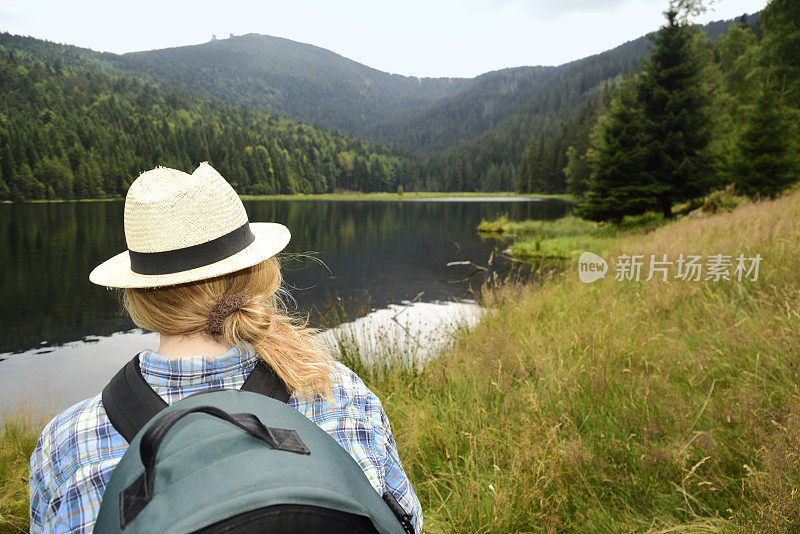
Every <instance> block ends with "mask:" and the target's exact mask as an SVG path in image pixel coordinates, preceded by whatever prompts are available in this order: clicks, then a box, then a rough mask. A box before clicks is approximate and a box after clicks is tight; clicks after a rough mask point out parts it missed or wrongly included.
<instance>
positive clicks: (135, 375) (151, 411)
mask: <svg viewBox="0 0 800 534" xmlns="http://www.w3.org/2000/svg"><path fill="white" fill-rule="evenodd" d="M167 406H168V405H167V402H166V401H165V400H164V399H162V398H161V397H159V395H158V393H156V392H155V391H153V388H151V387H150V384H148V383H147V381H146V380H145V379H144V377H143V376H142V371H141V369H140V368H139V355H138V354H137V355H136V356H134V357H133V359H132V360H131V361H129V362H128V363H127V364H125V367H123V368H122V369H120V370H119V372H118V373H117V374H116V375H114V378H112V379H111V381H110V382H109V383H108V385H106V387H105V388H103V408H105V410H106V415H107V416H108V419H109V420H110V421H111V424H112V425H113V426H114V428H115V429H116V430H117V432H119V433H120V434H122V437H123V438H125V441H127V442H128V443H130V442H131V441H133V437H134V436H135V435H136V434H137V433H138V432H139V429H141V428H142V427H143V426H144V425H145V424H146V423H147V422H148V421H149V420H150V419H152V418H153V417H154V416H155V415H156V414H157V413H158V412H160V411H161V410H163V409H164V408H166V407H167Z"/></svg>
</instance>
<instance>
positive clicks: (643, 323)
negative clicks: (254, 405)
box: [0, 192, 800, 532]
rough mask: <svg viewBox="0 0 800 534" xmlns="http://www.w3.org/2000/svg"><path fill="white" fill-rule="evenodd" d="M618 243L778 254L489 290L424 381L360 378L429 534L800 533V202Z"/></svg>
mask: <svg viewBox="0 0 800 534" xmlns="http://www.w3.org/2000/svg"><path fill="white" fill-rule="evenodd" d="M609 239H610V241H609V242H608V243H607V246H605V248H604V252H605V253H607V254H610V255H611V256H612V257H613V256H619V255H622V254H629V255H630V254H642V255H647V256H649V255H650V254H654V255H656V254H657V255H661V254H668V255H670V257H677V256H678V255H679V254H703V255H706V256H708V255H712V254H720V253H724V254H731V255H734V256H735V255H737V254H739V253H744V254H747V255H752V256H754V255H756V254H759V255H760V256H761V258H762V263H761V270H760V273H759V278H758V279H757V280H755V281H752V280H745V281H742V282H739V281H737V280H736V279H732V280H724V279H723V280H720V281H716V282H715V281H711V280H702V281H697V282H692V281H680V280H669V281H666V282H661V281H660V279H659V280H651V281H650V282H645V281H644V279H642V281H639V282H635V281H615V280H613V273H611V274H610V275H609V276H608V277H607V278H606V279H605V280H599V281H598V282H596V283H594V284H583V283H581V282H580V281H579V280H578V276H577V267H576V266H574V264H572V265H571V267H568V268H566V269H565V270H564V271H562V272H560V273H559V274H554V275H552V276H550V277H549V278H548V279H546V280H545V281H544V282H542V283H537V284H529V285H511V284H510V285H506V286H500V287H498V288H496V289H495V290H493V291H487V292H485V293H484V295H483V302H482V303H483V304H484V305H485V306H487V307H489V308H490V309H492V310H494V311H493V312H492V313H487V314H485V315H484V316H483V317H482V319H481V321H480V323H479V324H478V325H477V327H476V328H475V329H474V330H472V331H463V332H460V333H459V334H458V336H457V338H456V342H455V344H454V346H453V347H452V348H449V349H445V351H444V352H443V353H442V354H441V355H440V356H439V357H438V358H436V359H434V360H432V361H430V362H429V363H427V364H426V365H425V367H424V369H423V370H422V371H420V370H419V369H399V368H397V369H393V370H392V371H391V372H383V373H371V372H370V371H369V370H367V369H358V371H359V373H361V375H362V376H363V378H364V379H365V381H366V382H367V383H368V384H369V386H370V387H371V388H372V389H373V391H375V392H376V394H377V395H378V396H379V397H380V398H381V400H382V401H383V405H384V407H385V409H386V411H387V414H388V416H389V419H390V421H391V422H392V429H393V432H394V435H395V438H396V439H397V442H398V450H399V451H400V454H401V458H402V461H403V464H404V467H405V469H406V472H407V473H408V475H409V478H410V479H411V481H412V483H413V484H414V487H415V489H416V491H417V493H418V495H419V497H420V500H421V502H422V505H423V509H424V512H425V525H426V531H427V532H451V531H457V532H516V531H534V530H547V531H564V530H569V531H579V532H585V531H595V532H608V531H639V530H654V531H670V532H672V531H703V532H708V531H720V530H729V531H740V530H747V531H756V530H762V531H775V530H778V529H780V530H786V529H787V528H791V526H796V525H797V521H798V520H797V515H796V510H797V508H798V506H800V492H798V486H800V462H798V461H797V450H798V449H800V431H798V429H799V428H800V425H798V422H800V394H798V390H797V384H798V383H800V366H798V365H797V364H796V362H795V361H794V360H795V359H796V355H797V354H800V335H799V334H800V255H798V253H797V251H798V250H800V192H794V193H792V194H789V195H786V196H784V197H782V198H779V199H777V200H775V201H769V202H757V203H751V204H745V205H742V206H739V207H738V208H736V209H735V210H734V211H733V212H731V213H718V214H715V215H710V216H707V217H703V218H698V219H688V218H687V219H682V220H678V221H670V222H667V223H665V224H663V225H660V226H658V227H657V228H654V229H652V230H651V231H647V232H639V233H632V234H625V235H619V236H614V237H610V238H609ZM353 365H354V366H355V364H353ZM20 421H23V423H20ZM3 428H4V431H3V434H2V436H1V437H0V451H2V452H0V487H2V488H4V490H3V492H2V493H0V520H2V521H3V522H5V523H6V525H8V528H7V530H9V531H11V532H14V531H15V530H14V528H17V529H20V530H22V531H24V530H26V528H27V485H26V484H24V483H23V482H22V481H21V479H25V478H27V455H29V454H30V450H31V449H32V447H33V442H34V441H35V437H36V434H37V433H38V427H37V426H36V423H35V422H34V418H33V417H31V416H29V415H26V414H22V413H21V414H16V415H14V414H12V415H8V416H6V419H5V422H4V427H3ZM0 530H2V529H0Z"/></svg>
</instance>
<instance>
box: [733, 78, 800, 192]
mask: <svg viewBox="0 0 800 534" xmlns="http://www.w3.org/2000/svg"><path fill="white" fill-rule="evenodd" d="M782 96H783V95H781V94H780V93H779V92H778V91H777V90H775V89H774V88H772V87H771V86H770V84H769V83H766V84H764V88H763V91H762V93H761V96H760V97H759V101H758V104H757V105H756V106H755V107H754V109H753V110H752V111H751V112H750V114H749V115H748V117H747V119H748V120H747V125H746V126H745V128H744V130H743V131H742V132H741V134H740V136H739V139H738V143H737V146H736V153H735V160H734V165H733V175H734V176H736V185H737V187H738V189H739V190H740V191H742V192H743V193H745V194H747V195H750V196H755V197H775V196H777V195H778V194H779V193H781V192H782V191H784V190H785V189H786V188H788V187H789V186H790V185H792V184H793V183H795V182H796V181H798V179H800V161H798V157H797V153H796V151H795V149H794V145H795V144H794V140H793V137H794V135H793V133H794V132H795V131H796V129H797V126H796V123H795V121H793V120H792V119H791V117H792V115H793V114H792V113H790V112H789V110H787V108H786V106H784V105H783V102H782Z"/></svg>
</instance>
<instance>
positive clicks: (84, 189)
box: [0, 35, 405, 200]
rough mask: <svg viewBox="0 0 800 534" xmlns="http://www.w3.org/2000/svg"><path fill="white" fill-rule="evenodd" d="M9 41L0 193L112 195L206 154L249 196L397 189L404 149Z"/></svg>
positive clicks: (0, 106)
mask: <svg viewBox="0 0 800 534" xmlns="http://www.w3.org/2000/svg"><path fill="white" fill-rule="evenodd" d="M10 39H11V37H10V36H7V35H4V36H3V39H2V40H0V95H1V96H2V97H1V98H0V199H11V200H19V199H40V198H87V197H93V198H97V197H105V196H119V195H123V194H124V192H125V191H126V189H127V186H128V185H129V184H130V182H131V181H132V180H133V179H134V178H135V177H136V176H137V175H138V174H139V173H140V172H141V171H143V170H146V169H149V168H152V167H154V166H156V165H165V166H172V167H176V168H179V169H184V170H187V171H191V169H193V168H194V167H195V166H196V165H197V163H199V162H200V161H205V160H208V161H211V162H212V163H213V164H214V165H215V166H216V167H217V168H218V169H219V170H220V172H221V173H222V174H223V175H224V176H226V177H228V178H229V179H230V180H231V182H232V183H233V184H234V185H235V187H236V189H237V191H239V192H240V193H254V194H274V193H296V192H302V193H320V192H329V191H333V190H334V189H348V190H360V191H386V190H395V189H396V188H397V185H398V176H399V175H401V174H402V172H403V170H402V169H403V165H404V161H405V160H404V158H403V157H401V156H399V155H398V154H396V153H394V152H392V151H390V150H388V149H386V148H383V147H381V146H379V145H376V144H374V143H371V142H367V141H362V140H358V139H355V138H353V137H349V136H345V135H343V134H339V133H337V132H335V131H329V130H324V129H321V128H315V127H312V126H308V125H305V124H302V123H299V122H297V121H295V120H291V119H287V118H284V117H280V116H278V115H274V114H269V113H266V112H263V111H256V110H252V109H249V108H245V107H241V106H237V105H234V104H230V103H226V102H222V101H219V100H203V99H200V98H198V97H196V96H195V95H193V94H190V93H186V92H182V91H180V90H177V89H171V88H168V87H166V88H164V87H159V86H155V85H152V84H149V83H146V82H143V81H141V80H139V79H136V78H131V77H125V76H119V75H116V74H114V73H113V72H104V71H103V70H102V69H96V68H91V64H90V62H91V58H88V60H87V58H86V57H84V56H82V55H77V56H74V61H71V60H70V57H73V56H69V57H68V56H66V55H65V56H64V57H61V56H58V55H55V56H54V55H53V54H52V53H51V52H52V51H53V50H52V47H51V46H49V45H47V44H43V45H42V48H44V49H45V50H44V52H43V53H42V54H41V55H40V56H38V57H37V55H36V54H34V53H31V52H30V43H28V45H29V48H28V49H27V50H20V49H19V47H13V46H9V44H8V41H9V40H10ZM73 52H74V51H73ZM42 57H44V59H43V58H42ZM87 63H89V65H87Z"/></svg>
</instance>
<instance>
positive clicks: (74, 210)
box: [0, 199, 568, 372]
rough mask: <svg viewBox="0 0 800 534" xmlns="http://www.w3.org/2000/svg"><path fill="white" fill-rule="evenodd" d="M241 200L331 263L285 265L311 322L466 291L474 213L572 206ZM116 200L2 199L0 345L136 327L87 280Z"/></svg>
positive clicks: (113, 224) (553, 213)
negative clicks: (459, 263)
mask: <svg viewBox="0 0 800 534" xmlns="http://www.w3.org/2000/svg"><path fill="white" fill-rule="evenodd" d="M245 206H246V208H247V211H248V214H249V216H250V219H251V220H252V221H279V222H282V223H284V224H286V225H287V226H288V227H289V228H290V229H291V231H292V243H291V244H290V245H289V247H288V249H287V250H288V252H291V253H300V252H308V251H313V252H316V256H317V257H318V258H319V259H321V260H323V261H324V263H325V264H326V265H327V268H328V269H330V272H329V271H328V270H327V269H326V268H324V267H323V266H321V265H319V264H318V263H315V262H312V261H309V260H308V259H302V258H300V259H293V260H291V261H287V264H286V270H285V275H286V280H287V283H288V284H289V285H290V287H292V288H294V289H292V295H293V296H294V298H295V299H296V301H297V312H299V313H310V314H311V316H312V322H313V323H315V324H317V325H324V324H325V321H326V320H327V319H326V317H325V316H326V314H328V312H329V311H330V310H331V303H332V302H334V303H336V306H337V307H338V308H339V309H341V310H343V311H344V314H343V315H344V316H349V317H351V318H352V317H355V316H357V315H359V312H361V311H368V310H370V309H376V308H385V307H386V306H387V305H389V304H391V303H398V302H401V301H403V300H411V299H414V298H415V297H417V296H418V295H419V294H420V293H422V296H421V297H419V298H418V300H420V301H428V302H430V301H434V300H442V301H443V300H448V299H451V298H453V297H468V296H469V287H468V285H467V284H458V285H454V284H451V283H449V282H448V280H449V279H453V278H458V277H459V275H463V274H465V272H467V271H469V269H468V268H465V269H463V270H461V271H459V270H458V269H452V268H451V269H448V268H446V267H445V264H446V263H447V262H448V261H452V260H458V259H469V260H473V261H476V262H485V261H486V260H487V259H488V256H489V253H490V249H491V245H490V244H488V243H486V242H484V241H482V240H481V238H480V237H478V236H477V235H476V233H475V227H476V226H477V225H478V223H479V222H480V221H481V219H482V218H492V217H496V216H497V215H500V214H507V215H508V216H509V218H511V219H523V218H538V219H553V218H557V217H560V216H562V215H563V214H564V213H565V212H566V210H567V209H568V205H567V204H566V203H564V202H561V201H557V200H548V201H539V202H530V201H526V202H511V201H508V200H505V201H502V202H479V201H474V199H471V200H470V201H450V202H435V201H425V202H418V201H380V202H375V201H323V200H301V201H247V202H245ZM122 210H123V203H122V202H121V201H114V202H68V203H42V204H10V205H0V273H1V274H0V317H1V318H2V321H3V327H2V336H0V353H7V352H14V351H16V352H19V351H28V350H31V349H33V348H36V347H47V346H51V345H60V344H63V343H66V342H70V341H75V340H80V339H83V338H87V337H91V336H108V335H110V334H112V333H115V332H120V331H125V330H128V329H130V328H132V327H133V325H132V324H131V323H130V320H129V319H128V318H127V317H125V316H124V314H123V313H122V311H121V306H120V302H119V298H118V293H117V292H115V291H109V290H106V289H104V288H100V287H97V286H94V285H93V284H90V283H89V281H88V273H89V271H90V270H91V269H92V268H93V267H94V266H95V265H97V264H98V263H100V262H101V261H103V260H105V259H107V258H109V257H111V256H112V255H114V254H116V253H118V252H120V251H122V250H124V249H125V248H126V247H125V239H124V236H123V230H122ZM339 299H341V300H339ZM337 317H340V318H341V317H342V314H338V315H337ZM56 352H58V351H56ZM0 357H2V356H0ZM4 363H5V362H0V372H2V370H3V367H2V366H3V364H4Z"/></svg>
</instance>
